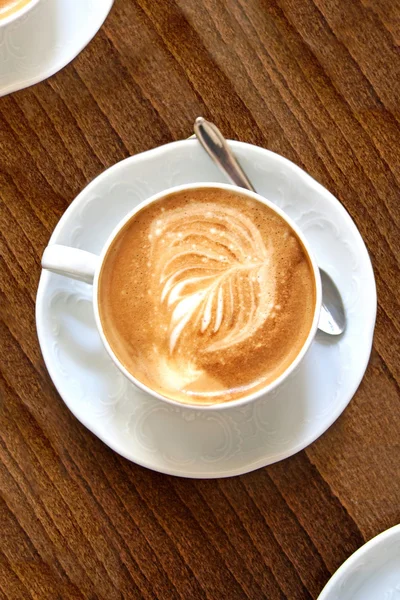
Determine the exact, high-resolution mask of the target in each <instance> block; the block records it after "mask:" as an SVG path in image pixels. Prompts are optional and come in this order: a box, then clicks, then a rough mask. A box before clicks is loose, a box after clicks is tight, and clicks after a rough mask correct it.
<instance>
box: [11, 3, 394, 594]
mask: <svg viewBox="0 0 400 600" xmlns="http://www.w3.org/2000/svg"><path fill="white" fill-rule="evenodd" d="M399 38H400V5H399V2H398V0H396V1H395V0H164V1H162V0H116V2H115V6H114V8H113V10H112V12H111V14H110V16H109V18H108V19H107V21H106V23H105V25H104V26H103V28H102V29H101V31H100V32H99V34H98V35H97V36H96V37H95V39H94V40H93V41H92V42H91V44H90V45H89V46H88V47H87V48H86V49H85V50H84V51H83V52H82V53H81V54H80V55H79V56H78V58H77V59H76V60H75V61H74V62H73V63H72V64H70V65H69V66H68V67H67V68H65V69H63V70H62V71H61V72H60V73H58V74H57V75H55V76H54V77H52V78H51V79H49V80H48V81H45V82H43V83H41V84H39V85H36V86H34V87H32V88H30V89H28V90H25V91H22V92H18V93H15V94H12V95H10V96H7V97H4V98H2V99H0V198H1V204H0V249H1V256H0V283H1V292H0V293H1V296H0V323H1V325H0V327H1V333H0V339H1V348H0V352H1V355H0V359H1V376H0V383H1V385H0V394H1V412H0V419H1V429H0V431H1V441H0V453H1V464H0V474H1V491H2V500H1V509H0V532H1V533H0V536H1V548H0V551H1V560H0V597H1V598H10V599H14V598H15V599H23V600H27V599H29V598H35V599H38V600H46V599H49V600H53V599H58V598H60V599H62V600H64V599H74V600H75V599H80V598H91V599H94V598H101V599H104V600H114V599H120V598H160V599H163V600H166V599H170V598H171V599H172V598H182V599H183V600H187V599H190V600H192V599H193V600H194V599H206V598H207V599H211V600H216V599H222V598H224V599H225V598H226V599H229V600H234V599H242V598H250V599H252V600H254V599H257V600H258V599H261V598H267V599H268V600H275V599H278V598H279V599H281V598H289V599H290V600H294V599H301V600H303V599H307V598H317V596H318V594H319V593H320V591H321V589H322V587H323V586H324V584H325V583H326V581H327V580H328V579H329V577H330V575H331V574H332V573H333V572H334V571H335V570H336V569H337V568H338V567H339V566H340V564H341V563H342V562H343V561H344V560H345V559H346V558H347V557H348V556H349V555H350V554H351V553H352V552H354V551H355V550H356V549H357V548H358V547H359V546H361V545H362V544H363V543H364V542H365V541H366V540H368V539H369V538H371V537H372V536H374V535H376V534H377V533H379V532H380V531H382V530H384V529H386V528H388V527H390V526H392V525H395V524H396V523H398V522H399V521H400V472H399V464H400V443H399V439H400V438H399V434H400V403H399V399H400V395H399V383H400V301H399V290H400V230H399V227H400V207H399V202H400V198H399V183H400V143H399V142H400V135H399V134H400V127H399V123H400V108H399V107H400V103H399V101H400V60H399V53H398V47H397V45H396V44H397V42H398V41H399ZM198 115H203V116H205V117H206V118H210V119H211V120H213V121H214V122H215V123H216V124H217V125H218V126H219V127H220V128H221V129H222V131H223V132H224V134H225V135H226V136H228V137H231V138H236V139H241V140H244V141H247V142H250V143H253V144H259V145H261V146H264V147H267V148H270V149H271V150H273V151H275V152H278V153H279V154H282V155H284V156H286V157H288V158H289V159H291V160H292V161H294V162H295V163H297V164H298V165H300V166H301V167H303V168H304V169H305V170H306V171H308V172H309V173H310V174H311V175H312V176H313V177H315V178H316V179H317V180H319V181H320V182H321V183H322V184H323V185H324V186H326V187H327V188H328V189H329V190H331V191H332V192H333V193H334V194H335V195H336V196H337V197H338V198H339V199H340V201H341V202H342V203H343V204H344V206H345V207H346V208H347V210H348V211H349V212H350V214H351V216H352V217H353V219H354V220H355V222H356V224H357V226H358V227H359V229H360V231H361V233H362V235H363V237H364V239H365V241H366V244H367V246H368V249H369V251H370V253H371V257H372V261H373V264H374V268H375V275H376V281H377V287H378V296H379V310H378V322H377V328H376V335H375V344H374V350H373V353H372V357H371V362H370V365H369V368H368V371H367V373H366V375H365V378H364V380H363V382H362V385H361V387H360V389H359V390H358V392H357V394H356V396H355V397H354V399H353V400H352V402H351V403H350V405H349V407H348V408H347V409H346V411H345V412H344V414H343V415H342V416H341V417H340V419H339V420H338V421H337V422H336V423H335V424H334V425H333V426H332V427H331V428H330V429H329V431H327V432H326V433H325V435H323V436H322V438H320V439H319V440H318V441H317V442H315V443H314V444H313V445H312V446H310V447H309V448H307V450H306V451H303V452H301V453H299V454H297V455H296V456H294V457H292V458H290V459H288V460H285V461H283V462H281V463H278V464H275V465H273V466H271V467H268V468H264V469H260V470H259V471H256V472H253V473H250V474H248V475H244V476H241V477H236V478H231V479H225V480H219V481H218V480H215V481H192V480H184V479H176V478H173V477H167V476H164V475H160V474H158V473H153V472H150V471H148V470H146V469H144V468H141V467H139V466H137V465H135V464H131V463H129V462H128V461H126V460H124V459H122V458H120V457H119V456H118V455H116V454H115V453H114V452H112V451H111V450H110V449H109V448H108V447H106V446H105V445H104V444H103V443H102V442H100V441H99V440H98V439H97V438H95V437H94V436H93V435H92V434H91V433H89V432H88V431H87V430H86V429H85V427H83V426H82V425H81V424H80V423H79V422H78V421H77V420H76V419H75V418H74V417H73V416H72V414H71V413H70V412H69V411H68V409H67V408H66V406H65V405H64V403H63V402H62V401H61V399H60V397H59V396H58V395H57V393H56V391H55V389H54V386H53V384H52V382H51V380H50V377H49V376H48V374H47V372H46V368H45V366H44V363H43V359H42V357H41V353H40V350H39V346H38V341H37V338H36V331H35V317H34V308H35V295H36V290H37V285H38V279H39V275H40V258H41V254H42V251H43V249H44V247H45V245H46V243H47V241H48V239H49V236H50V234H51V232H52V230H53V228H54V227H55V225H56V224H57V221H58V220H59V218H60V217H61V215H62V214H63V212H64V211H65V209H66V208H67V206H68V205H69V203H70V202H71V201H72V200H73V199H74V197H75V196H76V195H77V194H78V192H79V191H80V190H81V189H82V188H83V187H84V186H85V185H86V184H87V183H88V182H89V181H91V180H92V179H93V178H94V177H95V176H96V175H98V174H99V173H100V172H102V171H103V170H104V169H106V168H107V167H109V166H110V165H113V164H115V163H116V162H117V161H119V160H121V159H123V158H125V157H127V156H129V155H131V154H135V153H137V152H142V151H143V150H147V149H149V148H153V147H154V146H157V145H159V144H164V143H166V142H170V141H172V140H177V139H180V138H183V137H187V136H188V135H190V134H191V132H192V123H193V121H194V119H195V117H197V116H198Z"/></svg>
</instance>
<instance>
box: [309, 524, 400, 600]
mask: <svg viewBox="0 0 400 600" xmlns="http://www.w3.org/2000/svg"><path fill="white" fill-rule="evenodd" d="M396 537H398V538H399V542H400V524H399V525H393V527H389V529H385V531H382V532H381V533H378V534H377V535H376V536H375V537H373V538H371V539H370V540H368V541H367V542H365V544H363V545H362V546H360V548H358V549H357V550H356V551H355V552H353V554H351V555H350V556H349V558H347V559H346V560H345V561H344V563H343V564H341V565H340V567H339V568H338V569H337V570H336V571H335V572H334V573H333V575H332V577H331V578H330V579H329V581H328V582H327V583H326V585H325V587H324V588H323V590H322V591H321V593H320V595H319V596H318V599H317V600H329V597H330V594H332V593H335V587H336V586H337V585H338V584H340V580H341V578H342V577H343V576H345V575H347V574H348V572H350V574H351V571H352V570H353V569H354V570H355V569H356V568H357V565H358V563H359V561H360V559H363V558H366V555H367V554H368V553H369V552H371V551H372V550H373V549H374V548H376V547H377V546H379V545H381V544H383V545H384V544H385V543H386V542H387V541H389V540H391V539H392V538H394V539H396Z"/></svg>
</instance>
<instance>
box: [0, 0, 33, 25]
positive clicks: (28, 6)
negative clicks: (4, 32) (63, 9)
mask: <svg viewBox="0 0 400 600" xmlns="http://www.w3.org/2000/svg"><path fill="white" fill-rule="evenodd" d="M39 2H40V0H0V28H1V27H5V26H6V25H10V24H11V23H13V22H14V21H17V20H18V19H20V18H22V17H23V16H24V15H26V14H27V13H28V12H29V11H30V10H32V8H34V7H35V6H36V5H37V4H38V3H39Z"/></svg>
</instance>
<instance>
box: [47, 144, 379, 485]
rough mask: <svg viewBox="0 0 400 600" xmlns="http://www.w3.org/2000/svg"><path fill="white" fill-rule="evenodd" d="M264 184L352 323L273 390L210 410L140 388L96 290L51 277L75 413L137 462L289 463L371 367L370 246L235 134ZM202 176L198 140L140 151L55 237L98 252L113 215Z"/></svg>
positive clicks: (51, 335) (188, 466) (206, 175)
mask: <svg viewBox="0 0 400 600" xmlns="http://www.w3.org/2000/svg"><path fill="white" fill-rule="evenodd" d="M230 144H231V147H232V149H233V150H234V152H235V153H236V154H237V156H238V158H239V160H240V162H241V163H242V165H243V167H244V168H245V170H246V171H247V172H248V174H249V177H250V179H251V180H252V181H253V183H254V185H255V187H256V189H257V191H258V192H260V193H261V194H263V195H264V196H266V197H267V198H269V199H270V200H272V201H273V202H276V203H277V204H278V205H279V206H280V207H281V208H283V209H284V210H285V211H286V212H287V213H288V214H289V215H290V216H291V217H292V218H294V220H295V221H297V223H298V224H299V226H300V227H301V228H302V230H303V231H304V233H305V235H306V237H307V238H308V239H309V240H310V242H311V246H312V247H313V249H314V251H315V254H316V258H317V260H318V263H319V265H320V266H321V267H322V268H323V269H325V270H326V271H327V272H328V273H329V274H330V275H331V276H332V277H333V279H334V280H335V281H336V283H337V285H338V287H339V289H340V292H341V294H342V296H343V299H344V302H345V306H346V310H347V316H348V329H347V331H346V333H345V334H344V335H343V337H342V338H341V339H337V338H329V337H327V336H325V335H324V334H318V336H317V339H316V341H315V342H314V343H313V345H312V347H311V349H310V351H309V353H308V355H307V357H306V359H305V361H304V362H303V363H302V365H301V367H300V369H299V370H298V371H297V372H296V373H295V374H293V376H292V378H291V379H290V380H287V381H286V382H285V384H284V386H283V387H281V388H279V389H278V390H276V391H274V393H273V394H272V395H269V396H268V397H267V398H261V399H260V400H258V401H257V402H255V403H253V404H252V405H249V406H245V407H243V408H240V409H227V410H224V411H215V412H214V413H213V414H211V413H207V414H204V413H200V412H195V411H193V410H188V409H185V408H184V407H182V408H175V407H173V406H170V405H168V404H166V403H162V402H160V401H157V400H154V399H152V398H151V397H149V396H147V395H146V394H145V393H142V392H140V391H138V390H137V389H136V388H135V387H134V386H133V385H131V384H130V383H129V382H128V381H127V380H126V379H125V378H124V377H123V376H122V375H121V374H120V373H119V372H118V371H117V369H116V368H115V367H114V365H113V364H112V362H111V361H110V359H109V358H108V355H107V354H106V351H105V350H104V349H103V347H102V344H101V341H100V337H99V335H98V334H97V331H96V328H95V323H94V317H93V311H92V304H91V288H90V286H88V285H86V284H84V283H79V282H74V281H71V280H69V279H66V278H64V277H61V276H59V275H53V274H50V273H43V274H42V276H41V280H40V285H39V291H38V297H37V311H36V317H37V328H38V334H39V341H40V345H41V348H42V352H43V356H44V359H45V362H46V365H47V368H48V370H49V373H50V375H51V377H52V379H53V381H54V384H55V385H56V387H57V389H58V391H59V393H60V395H61V396H62V398H63V399H64V401H65V403H66V404H67V406H68V407H69V408H70V410H71V411H72V412H73V413H74V414H75V416H76V417H77V418H78V419H79V420H80V421H81V422H82V423H83V424H84V425H86V427H88V428H89V429H90V430H91V431H92V432H93V433H95V434H96V435H97V436H98V437H99V438H100V439H102V440H103V441H104V442H105V443H106V444H108V445H109V446H110V447H111V448H113V449H114V450H116V451H117V452H119V453H120V454H122V455H123V456H125V457H127V458H129V459H130V460H132V461H134V462H136V463H139V464H141V465H144V466H146V467H149V468H151V469H155V470H156V471H161V472H165V473H170V474H174V475H181V476H186V477H224V476H229V475H237V474H240V473H245V472H247V471H251V470H253V469H257V468H259V467H262V466H264V465H268V464H270V463H273V462H275V461H278V460H281V459H283V458H286V457H287V456H290V455H292V454H294V453H295V452H298V451H299V450H301V449H303V448H304V447H305V446H307V445H308V444H310V443H311V442H313V441H314V440H315V439H316V438H317V437H319V436H320V435H321V434H322V433H324V431H326V429H327V428H328V427H329V426H330V425H331V424H332V423H333V422H334V421H335V420H336V419H337V418H338V416H339V415H340V414H341V412H342V411H343V410H344V408H345V407H346V406H347V404H348V403H349V401H350V399H351V397H352V396H353V394H354V392H355V391H356V389H357V387H358V385H359V383H360V381H361V379H362V377H363V375H364V372H365V369H366V367H367V363H368V359H369V355H370V351H371V345H372V336H373V330H374V324H375V316H376V291H375V280H374V275H373V271H372V267H371V263H370V259H369V256H368V253H367V250H366V248H365V245H364V242H363V241H362V239H361V236H360V234H359V232H358V230H357V228H356V226H355V225H354V223H353V221H352V220H351V218H350V217H349V215H348V213H347V212H346V211H345V209H344V208H343V207H342V205H341V204H340V203H339V202H338V201H337V200H336V199H335V198H334V197H333V196H332V195H331V194H330V193H329V192H328V191H327V190H326V189H325V188H323V187H322V186H321V185H319V184H318V183H317V182H316V181H314V180H313V179H312V178H311V177H309V176H308V175H307V174H306V173H304V171H302V170H301V169H299V168H298V167H296V166H295V165H294V164H293V163H291V162H289V161H288V160H286V159H284V158H282V157H280V156H278V155H277V154H274V153H272V152H269V151H268V150H264V149H262V148H258V147H256V146H251V145H249V144H244V143H241V142H230ZM196 181H199V182H200V181H223V177H222V176H221V175H220V173H219V171H218V170H217V168H216V167H215V166H214V165H213V164H212V163H211V161H210V159H209V158H208V156H207V155H206V153H205V152H204V151H203V150H202V149H201V147H200V145H199V144H198V142H197V141H196V140H185V141H181V142H175V143H172V144H168V145H166V146H162V147H160V148H156V149H155V150H150V151H149V152H145V153H143V154H140V155H138V156H133V157H131V158H128V159H127V160H124V161H122V162H121V163H119V164H117V165H115V166H114V167H112V168H111V169H109V170H108V171H106V172H105V173H103V174H102V175H100V176H99V177H98V178H97V179H95V180H94V181H93V182H92V183H91V184H90V185H89V186H88V187H87V188H86V189H85V190H84V191H83V192H82V193H81V194H80V195H79V196H78V198H77V199H76V200H75V201H74V202H73V203H72V204H71V206H70V207H69V208H68V210H67V211H66V213H65V214H64V215H63V217H62V218H61V220H60V222H59V224H58V225H57V227H56V229H55V231H54V233H53V235H52V238H51V242H52V243H59V244H66V245H72V246H76V247H79V248H83V249H85V250H89V251H92V252H97V253H100V250H101V248H102V245H103V244H104V242H105V240H106V238H107V237H108V235H109V233H110V232H111V231H112V229H113V228H114V226H115V225H116V223H117V222H118V221H119V220H120V219H121V218H122V217H123V216H124V215H125V214H126V213H127V212H128V211H130V210H131V209H132V207H134V206H135V205H136V204H137V203H139V202H141V201H142V200H144V199H145V198H147V197H148V196H150V195H152V194H154V193H155V192H158V191H160V190H163V189H166V188H169V187H172V186H174V185H178V184H181V183H190V182H196Z"/></svg>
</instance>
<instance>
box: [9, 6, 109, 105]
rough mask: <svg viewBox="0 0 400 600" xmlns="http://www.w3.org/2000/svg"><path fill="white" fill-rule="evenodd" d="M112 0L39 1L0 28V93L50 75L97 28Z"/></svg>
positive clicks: (62, 64)
mask: <svg viewBox="0 0 400 600" xmlns="http://www.w3.org/2000/svg"><path fill="white" fill-rule="evenodd" d="M113 2H114V0H41V2H39V4H38V5H37V6H36V7H34V8H33V9H32V10H31V11H30V12H29V13H27V14H26V15H25V16H23V17H21V18H20V19H18V20H17V21H14V22H13V23H11V24H10V25H6V26H5V27H2V28H1V29H0V96H4V95H5V94H10V93H11V92H16V91H17V90H21V89H23V88H26V87H29V86H30V85H33V84H35V83H39V82H40V81H43V80H44V79H47V78H48V77H50V76H51V75H54V73H56V72H57V71H59V70H60V69H62V68H63V67H65V65H67V64H68V63H69V62H71V60H73V59H74V58H75V57H76V56H77V55H78V54H79V53H80V52H81V51H82V50H83V48H84V47H85V46H86V45H87V44H88V43H89V42H90V40H91V39H92V38H93V37H94V36H95V34H96V33H97V31H98V30H99V29H100V27H101V26H102V24H103V23H104V20H105V19H106V17H107V15H108V13H109V12H110V10H111V7H112V5H113Z"/></svg>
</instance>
